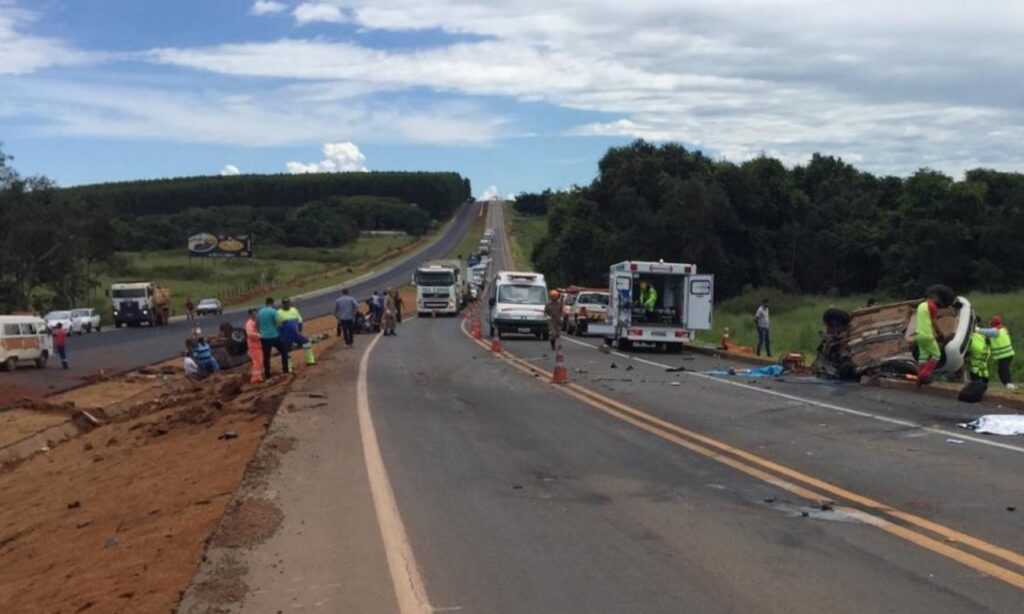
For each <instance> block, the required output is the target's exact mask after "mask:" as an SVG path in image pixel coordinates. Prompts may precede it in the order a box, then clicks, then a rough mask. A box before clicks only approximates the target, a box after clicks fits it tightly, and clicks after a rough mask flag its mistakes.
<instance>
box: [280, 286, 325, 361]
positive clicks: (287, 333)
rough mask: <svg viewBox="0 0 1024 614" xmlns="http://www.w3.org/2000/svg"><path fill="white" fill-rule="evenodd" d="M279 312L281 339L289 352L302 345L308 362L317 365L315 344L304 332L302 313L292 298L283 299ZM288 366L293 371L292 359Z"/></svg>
mask: <svg viewBox="0 0 1024 614" xmlns="http://www.w3.org/2000/svg"><path fill="white" fill-rule="evenodd" d="M277 313H278V317H279V318H280V319H281V340H282V341H283V342H284V347H285V348H287V351H288V353H291V351H292V347H294V346H296V345H298V346H301V347H302V350H303V352H304V353H305V354H306V364H307V365H315V364H316V355H315V354H313V345H312V344H311V343H310V342H309V339H307V338H306V337H305V336H303V334H302V314H300V313H299V310H298V309H297V308H296V307H295V306H293V305H292V301H291V299H287V298H285V299H282V300H281V309H280V310H279V311H278V312H277ZM288 367H289V368H288V370H289V371H291V370H292V368H291V367H292V361H290V360H289V361H288Z"/></svg>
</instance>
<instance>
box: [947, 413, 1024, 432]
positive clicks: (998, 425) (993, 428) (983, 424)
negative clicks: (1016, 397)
mask: <svg viewBox="0 0 1024 614" xmlns="http://www.w3.org/2000/svg"><path fill="white" fill-rule="evenodd" d="M960 426H962V427H964V428H965V429H971V430H972V431H974V432H976V433H990V434H992V435H1024V415H1019V414H1007V415H1003V414H989V415H987V416H982V417H980V418H978V419H977V420H975V421H974V422H968V423H967V424H961V425H960Z"/></svg>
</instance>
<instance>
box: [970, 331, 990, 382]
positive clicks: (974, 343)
mask: <svg viewBox="0 0 1024 614" xmlns="http://www.w3.org/2000/svg"><path fill="white" fill-rule="evenodd" d="M984 331H985V329H983V328H981V318H980V317H978V316H975V318H974V332H972V333H971V344H970V345H969V346H967V372H968V375H969V376H970V378H971V381H972V382H985V383H986V384H987V383H988V359H989V357H990V356H991V355H992V350H991V349H990V348H989V341H988V335H986V334H985V332H984Z"/></svg>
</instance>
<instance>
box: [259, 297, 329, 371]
mask: <svg viewBox="0 0 1024 614" xmlns="http://www.w3.org/2000/svg"><path fill="white" fill-rule="evenodd" d="M302 328H303V322H302V314H300V313H299V310H298V308H297V307H295V306H294V305H292V302H291V299H289V298H284V299H281V306H280V307H277V306H276V305H275V304H274V299H273V297H268V298H267V300H266V301H265V304H264V306H263V307H262V308H261V309H259V310H256V309H250V310H249V319H248V321H246V323H245V335H246V339H247V341H248V349H249V357H250V358H251V359H252V376H251V378H250V381H251V382H253V383H257V382H262V381H264V380H267V379H270V376H271V371H270V358H271V352H272V351H273V350H275V349H276V350H277V353H278V354H280V356H281V372H282V373H290V372H291V371H292V363H291V360H290V357H291V356H290V355H291V352H292V350H293V349H294V348H295V346H299V347H301V348H302V351H303V353H304V354H305V358H306V364H307V365H315V364H316V355H315V354H314V353H313V345H312V343H310V341H309V339H308V338H307V337H306V336H304V335H303V334H302Z"/></svg>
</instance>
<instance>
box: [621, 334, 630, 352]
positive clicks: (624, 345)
mask: <svg viewBox="0 0 1024 614" xmlns="http://www.w3.org/2000/svg"><path fill="white" fill-rule="evenodd" d="M619 349H620V350H622V351H623V352H628V351H630V350H631V349H633V342H632V341H630V340H629V339H626V338H625V337H622V338H621V339H619Z"/></svg>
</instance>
